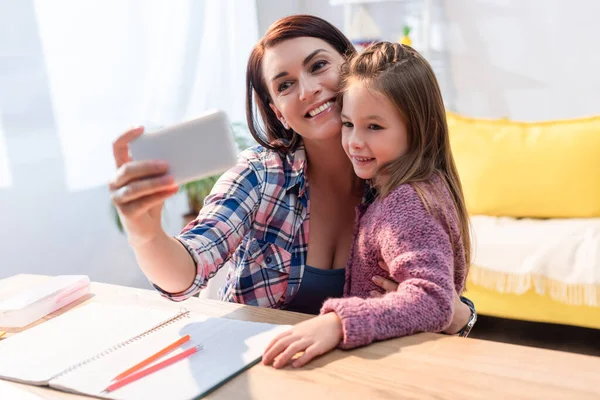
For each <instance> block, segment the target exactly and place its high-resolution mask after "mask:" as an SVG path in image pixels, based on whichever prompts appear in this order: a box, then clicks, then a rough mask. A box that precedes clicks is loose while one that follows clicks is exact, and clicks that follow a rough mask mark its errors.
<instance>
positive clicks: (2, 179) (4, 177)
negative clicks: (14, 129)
mask: <svg viewBox="0 0 600 400" xmlns="http://www.w3.org/2000/svg"><path fill="white" fill-rule="evenodd" d="M0 115H2V113H0ZM4 142H5V140H4V130H3V128H2V121H0V188H3V187H10V185H11V175H10V169H9V168H8V152H7V151H6V144H5V143H4Z"/></svg>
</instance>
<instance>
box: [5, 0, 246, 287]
mask: <svg viewBox="0 0 600 400" xmlns="http://www.w3.org/2000/svg"><path fill="white" fill-rule="evenodd" d="M257 39H258V28H257V17H256V9H255V2H254V1H251V0H177V1H170V0H102V1H100V0H53V1H45V0H39V1H38V0H0V210H2V211H0V278H4V277H7V276H11V275H14V274H19V273H39V274H48V275H59V274H81V273H83V274H87V275H89V276H90V278H91V279H92V280H94V281H100V282H109V283H117V284H121V285H130V286H137V287H148V286H149V285H148V282H147V279H146V278H145V277H144V275H143V274H142V273H141V271H140V269H139V268H138V266H137V265H136V261H135V257H134V255H133V253H132V251H131V248H130V247H129V246H128V244H127V239H126V237H125V236H124V235H123V234H121V233H120V232H119V231H118V229H117V224H116V222H115V219H114V215H113V214H112V210H111V206H110V196H109V193H108V188H107V185H106V183H107V181H108V179H109V178H110V177H111V176H112V175H113V174H114V165H113V160H112V156H111V142H112V140H113V139H114V138H115V137H116V136H117V135H118V134H119V133H120V132H122V131H123V130H124V129H126V128H128V127H130V126H132V125H135V124H142V123H143V124H146V125H148V126H149V127H150V128H152V127H156V126H159V125H165V124H169V123H172V122H175V121H179V120H181V119H185V118H188V117H191V116H193V115H195V114H199V113H202V112H203V111H204V110H205V109H208V108H221V109H224V110H226V111H227V112H228V113H229V115H230V117H231V120H232V121H233V122H236V121H242V120H243V119H244V118H243V115H244V107H243V104H244V92H245V91H244V76H245V66H246V61H247V57H248V54H249V52H250V49H251V47H252V46H253V45H254V43H256V41H257ZM186 203H187V202H186V199H185V197H184V196H183V195H181V194H180V195H177V196H174V197H173V198H172V199H169V200H168V201H167V205H166V208H165V218H164V226H165V229H166V230H167V232H168V233H169V234H175V233H177V232H178V231H179V230H180V229H181V227H182V225H183V220H182V214H184V213H186V212H187V211H188V210H187V204H186Z"/></svg>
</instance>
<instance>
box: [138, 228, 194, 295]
mask: <svg viewBox="0 0 600 400" xmlns="http://www.w3.org/2000/svg"><path fill="white" fill-rule="evenodd" d="M132 247H133V251H134V253H135V257H136V259H137V262H138V264H139V266H140V268H141V269H142V271H143V272H144V274H145V275H146V276H147V277H148V279H150V281H151V282H152V283H154V284H155V285H157V286H159V287H160V288H161V289H162V290H164V291H166V292H169V293H179V292H183V291H184V290H186V289H188V288H189V287H190V286H191V285H192V283H193V282H194V278H195V276H196V266H195V265H194V261H193V260H192V257H191V256H190V254H189V253H188V251H187V250H186V249H185V247H183V245H182V244H181V243H179V241H178V240H177V239H175V238H173V237H171V236H169V235H167V233H166V232H164V231H161V234H160V235H158V236H157V237H155V238H154V239H153V240H152V241H149V242H146V243H144V244H143V245H135V246H132Z"/></svg>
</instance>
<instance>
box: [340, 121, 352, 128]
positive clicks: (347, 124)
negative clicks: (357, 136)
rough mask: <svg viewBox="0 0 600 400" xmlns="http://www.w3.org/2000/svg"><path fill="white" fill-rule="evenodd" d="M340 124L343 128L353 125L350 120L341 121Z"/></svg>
mask: <svg viewBox="0 0 600 400" xmlns="http://www.w3.org/2000/svg"><path fill="white" fill-rule="evenodd" d="M342 126H343V127H344V128H353V127H354V125H352V122H348V121H344V122H342Z"/></svg>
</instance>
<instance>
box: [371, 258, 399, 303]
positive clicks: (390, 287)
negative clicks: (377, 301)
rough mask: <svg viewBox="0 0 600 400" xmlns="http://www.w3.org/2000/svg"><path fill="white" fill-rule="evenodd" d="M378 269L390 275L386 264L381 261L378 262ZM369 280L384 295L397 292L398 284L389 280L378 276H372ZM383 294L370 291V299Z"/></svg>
mask: <svg viewBox="0 0 600 400" xmlns="http://www.w3.org/2000/svg"><path fill="white" fill-rule="evenodd" d="M379 268H381V269H382V270H384V271H387V273H388V274H389V273H390V269H389V268H388V266H387V264H386V263H385V262H383V261H379ZM371 280H372V281H373V283H374V284H376V285H377V286H379V287H380V288H382V289H383V290H384V292H385V293H389V292H395V291H396V290H398V283H396V282H395V281H393V280H391V279H389V278H383V277H381V276H379V275H374V276H373V277H372V278H371ZM385 293H381V292H378V291H377V290H372V291H371V297H382V296H383V295H384V294H385Z"/></svg>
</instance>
